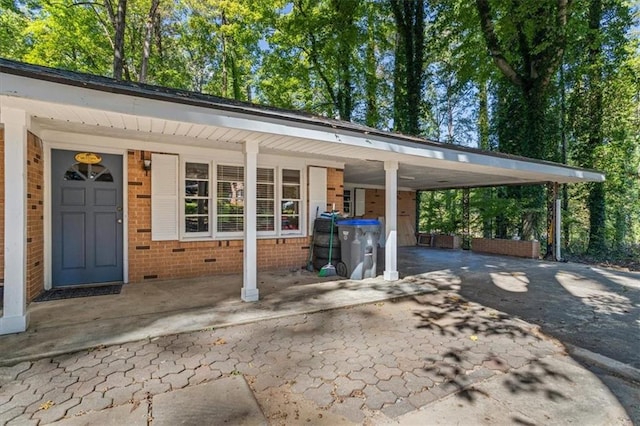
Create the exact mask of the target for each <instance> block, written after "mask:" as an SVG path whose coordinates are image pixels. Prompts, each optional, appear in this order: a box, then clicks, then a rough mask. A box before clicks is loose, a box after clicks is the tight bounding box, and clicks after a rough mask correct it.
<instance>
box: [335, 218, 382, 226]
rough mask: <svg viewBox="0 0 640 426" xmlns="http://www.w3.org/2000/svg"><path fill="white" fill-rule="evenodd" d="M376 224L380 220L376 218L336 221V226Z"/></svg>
mask: <svg viewBox="0 0 640 426" xmlns="http://www.w3.org/2000/svg"><path fill="white" fill-rule="evenodd" d="M372 225H373V226H378V225H380V221H379V220H377V219H345V220H340V221H338V226H372Z"/></svg>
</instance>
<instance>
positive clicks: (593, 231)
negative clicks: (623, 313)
mask: <svg viewBox="0 0 640 426" xmlns="http://www.w3.org/2000/svg"><path fill="white" fill-rule="evenodd" d="M601 20H602V1H601V0H591V3H590V4H589V32H588V34H587V41H588V59H587V61H588V74H589V75H588V80H589V94H588V109H589V136H588V142H587V150H586V156H587V158H585V160H586V164H582V165H583V166H585V167H590V168H594V167H595V166H596V161H595V160H596V155H597V149H598V147H599V146H601V145H602V91H603V88H602V65H601V56H602V43H601V41H600V37H599V35H600V21H601ZM588 206H589V246H588V248H587V251H588V252H589V253H591V254H594V255H596V254H600V253H603V252H604V251H605V249H606V238H605V219H606V216H605V197H604V184H603V183H591V184H589V201H588Z"/></svg>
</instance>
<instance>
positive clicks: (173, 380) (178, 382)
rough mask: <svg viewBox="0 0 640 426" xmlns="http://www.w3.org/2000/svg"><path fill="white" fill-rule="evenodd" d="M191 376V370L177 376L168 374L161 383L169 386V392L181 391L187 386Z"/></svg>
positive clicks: (192, 373)
mask: <svg viewBox="0 0 640 426" xmlns="http://www.w3.org/2000/svg"><path fill="white" fill-rule="evenodd" d="M193 375H194V372H193V370H184V371H181V372H180V373H177V374H168V375H166V376H164V377H163V378H162V379H161V381H162V383H168V384H170V385H171V390H176V389H182V388H184V387H185V386H187V385H188V384H189V378H191V376H193Z"/></svg>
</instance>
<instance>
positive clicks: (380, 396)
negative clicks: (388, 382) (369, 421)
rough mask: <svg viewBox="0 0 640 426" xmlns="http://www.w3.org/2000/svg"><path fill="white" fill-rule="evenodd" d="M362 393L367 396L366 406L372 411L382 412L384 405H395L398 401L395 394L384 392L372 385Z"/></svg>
mask: <svg viewBox="0 0 640 426" xmlns="http://www.w3.org/2000/svg"><path fill="white" fill-rule="evenodd" d="M362 392H363V393H364V395H365V404H366V405H367V407H369V408H370V409H371V410H380V409H381V408H382V407H383V406H384V404H393V403H395V402H396V400H397V399H398V397H397V396H396V395H395V394H394V393H393V392H389V391H385V392H383V391H381V390H380V389H378V388H377V387H375V386H372V385H367V386H366V387H365V388H364V390H363V391H362Z"/></svg>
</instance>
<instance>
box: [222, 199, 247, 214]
mask: <svg viewBox="0 0 640 426" xmlns="http://www.w3.org/2000/svg"><path fill="white" fill-rule="evenodd" d="M236 214H237V215H241V214H244V206H243V205H242V203H240V204H238V203H235V204H234V203H230V202H229V200H226V199H223V198H219V199H218V215H236Z"/></svg>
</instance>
